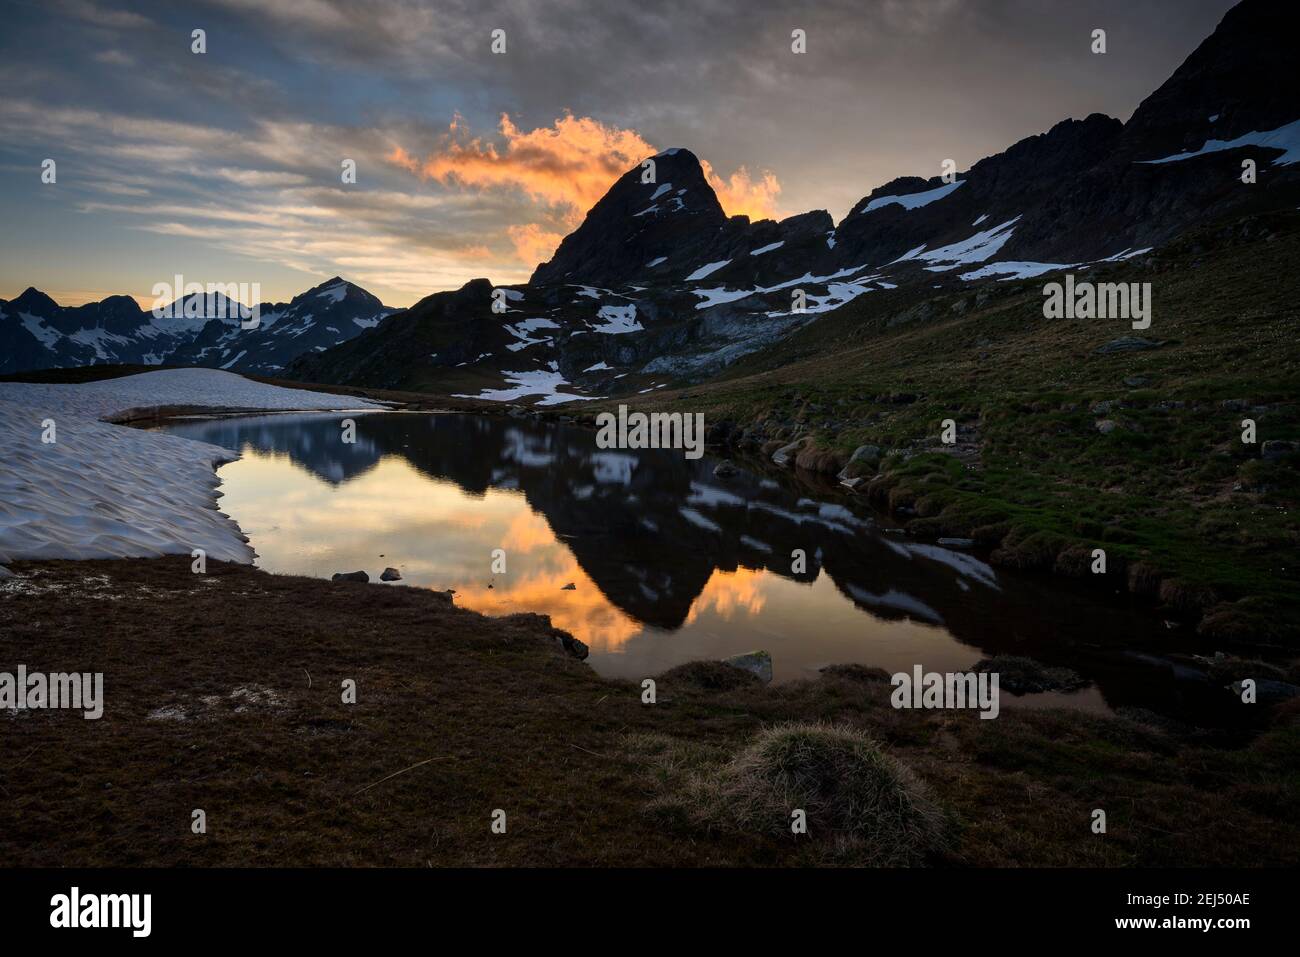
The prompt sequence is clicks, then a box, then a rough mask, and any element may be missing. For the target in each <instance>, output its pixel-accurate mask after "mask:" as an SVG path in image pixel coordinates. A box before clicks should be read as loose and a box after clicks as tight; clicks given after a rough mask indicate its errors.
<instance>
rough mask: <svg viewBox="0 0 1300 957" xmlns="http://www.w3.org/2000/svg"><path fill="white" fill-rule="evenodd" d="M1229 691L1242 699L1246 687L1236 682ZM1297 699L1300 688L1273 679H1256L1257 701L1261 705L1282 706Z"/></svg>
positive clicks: (1299, 695)
mask: <svg viewBox="0 0 1300 957" xmlns="http://www.w3.org/2000/svg"><path fill="white" fill-rule="evenodd" d="M1228 690H1229V691H1231V692H1232V693H1233V694H1234V695H1235V696H1236V697H1238V698H1240V697H1241V693H1242V691H1243V690H1245V686H1244V685H1243V684H1242V683H1241V682H1240V681H1234V682H1233V683H1232V684H1230V685H1229V686H1228ZM1295 697H1300V686H1296V685H1293V684H1290V683H1289V682H1286V681H1274V680H1273V679H1272V678H1256V679H1255V700H1256V701H1258V702H1259V703H1260V704H1263V705H1275V704H1281V703H1283V702H1284V701H1290V700H1291V699H1292V698H1295Z"/></svg>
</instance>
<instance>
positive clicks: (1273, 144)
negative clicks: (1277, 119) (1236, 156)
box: [1140, 120, 1300, 166]
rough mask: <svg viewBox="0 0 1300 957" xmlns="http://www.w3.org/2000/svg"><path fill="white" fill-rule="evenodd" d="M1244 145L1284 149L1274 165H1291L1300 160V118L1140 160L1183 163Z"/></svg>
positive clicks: (1274, 161)
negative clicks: (1274, 127)
mask: <svg viewBox="0 0 1300 957" xmlns="http://www.w3.org/2000/svg"><path fill="white" fill-rule="evenodd" d="M1243 146H1261V147H1266V148H1267V149H1273V150H1282V155H1281V156H1279V157H1278V158H1277V159H1275V160H1273V165H1274V166H1290V165H1291V164H1292V163H1296V162H1300V120H1295V121H1294V122H1291V123H1288V124H1286V125H1285V126H1279V127H1278V128H1277V129H1275V130H1268V131H1266V132H1255V133H1246V134H1244V135H1242V136H1238V137H1237V138H1236V139H1234V140H1206V141H1205V144H1204V145H1203V146H1201V148H1200V149H1196V150H1192V151H1191V152H1187V153H1175V154H1173V155H1172V156H1165V157H1162V158H1161V159H1153V160H1141V161H1140V162H1142V163H1144V164H1147V165H1159V164H1161V163H1181V162H1182V161H1183V160H1188V159H1191V158H1192V157H1193V156H1204V155H1205V154H1207V153H1221V152H1223V151H1224V150H1235V149H1240V148H1241V147H1243Z"/></svg>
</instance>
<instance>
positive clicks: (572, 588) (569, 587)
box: [560, 582, 578, 591]
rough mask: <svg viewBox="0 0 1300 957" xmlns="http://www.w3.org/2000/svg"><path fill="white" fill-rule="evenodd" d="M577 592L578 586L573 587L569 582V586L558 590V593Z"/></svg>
mask: <svg viewBox="0 0 1300 957" xmlns="http://www.w3.org/2000/svg"><path fill="white" fill-rule="evenodd" d="M577 590H578V586H577V585H575V584H574V583H573V582H569V584H567V585H565V586H564V587H563V588H561V589H560V591H577Z"/></svg>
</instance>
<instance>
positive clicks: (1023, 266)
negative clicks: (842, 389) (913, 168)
mask: <svg viewBox="0 0 1300 957" xmlns="http://www.w3.org/2000/svg"><path fill="white" fill-rule="evenodd" d="M1298 28H1300V7H1298V6H1297V5H1294V4H1277V3H1272V2H1270V0H1245V2H1243V3H1241V4H1239V5H1238V6H1237V7H1235V8H1233V9H1232V10H1231V11H1230V12H1229V13H1228V14H1227V15H1226V16H1225V17H1224V19H1223V21H1222V23H1221V24H1220V25H1219V27H1218V28H1217V29H1216V30H1215V32H1214V33H1213V35H1211V36H1210V37H1209V38H1207V39H1206V40H1205V41H1204V42H1203V43H1202V44H1201V45H1200V46H1199V47H1197V49H1196V50H1195V51H1194V52H1193V53H1192V54H1191V55H1190V56H1189V57H1188V58H1187V60H1186V61H1185V62H1184V63H1183V64H1182V65H1181V66H1180V67H1179V68H1178V69H1177V70H1176V71H1175V72H1174V74H1173V75H1172V76H1171V77H1170V78H1169V79H1168V80H1167V81H1166V82H1165V83H1164V84H1162V85H1161V87H1160V88H1159V89H1158V90H1156V91H1155V92H1154V93H1153V94H1152V95H1151V96H1150V97H1148V98H1147V99H1146V100H1145V101H1143V103H1142V104H1141V105H1140V106H1139V107H1138V109H1137V110H1136V112H1135V113H1134V114H1133V116H1132V118H1131V119H1130V120H1129V122H1127V123H1123V122H1121V121H1120V120H1118V119H1114V118H1111V117H1107V116H1102V115H1100V114H1094V115H1091V116H1088V117H1085V118H1083V119H1067V120H1063V121H1061V122H1060V123H1058V124H1056V125H1055V126H1054V127H1052V129H1050V130H1048V131H1047V132H1046V133H1043V134H1040V135H1038V136H1031V137H1028V138H1026V139H1023V140H1021V141H1020V142H1018V143H1015V144H1014V145H1012V146H1010V147H1009V148H1008V149H1006V150H1005V151H1003V152H1001V153H998V154H996V155H994V156H990V157H987V158H986V159H983V160H980V161H979V162H978V163H976V164H974V165H973V166H972V167H971V168H970V169H968V170H966V171H964V172H957V173H956V174H955V175H952V176H949V177H948V178H947V179H946V180H945V179H944V178H943V177H940V176H932V177H929V178H923V177H916V176H910V177H903V178H900V179H896V180H894V181H893V182H890V183H887V184H885V185H883V186H880V187H878V188H876V189H874V190H872V192H871V193H869V194H868V195H867V196H865V197H863V199H862V200H860V201H859V202H858V203H857V204H855V205H854V207H853V208H852V209H851V210H850V211H849V213H848V214H847V215H846V216H845V217H844V219H843V220H841V221H840V222H839V223H838V224H834V223H832V221H831V218H830V216H829V215H828V214H827V213H825V212H824V211H822V210H817V211H813V212H810V213H805V214H802V215H800V216H793V217H790V218H788V219H786V220H783V221H781V222H774V221H772V220H763V221H760V222H750V221H749V220H748V218H746V217H743V216H735V217H730V218H728V217H727V216H726V214H725V213H724V212H723V210H722V207H721V206H720V204H719V203H718V200H717V196H716V195H715V194H714V191H713V190H712V188H711V187H710V186H709V184H708V182H707V180H706V178H705V175H704V172H703V170H702V169H701V166H700V162H699V160H698V159H697V158H696V157H695V155H694V154H693V153H691V152H690V151H689V150H686V149H672V150H666V151H664V152H662V153H660V154H657V155H656V156H654V157H651V158H649V159H650V161H653V176H650V171H649V170H648V169H647V167H646V166H645V165H638V166H636V167H634V168H633V169H630V170H628V171H627V172H626V173H625V174H624V175H623V176H622V177H620V178H619V180H618V181H617V182H616V183H614V185H613V186H611V187H610V189H609V191H608V192H607V193H606V194H605V196H604V197H603V198H602V199H601V200H600V201H599V202H598V203H596V205H595V206H593V207H592V209H591V210H590V211H589V212H588V214H587V216H586V219H585V220H584V221H583V223H582V224H581V225H580V226H579V227H578V228H577V229H576V230H575V231H574V232H573V233H572V234H571V235H569V236H568V237H566V238H565V239H564V241H563V242H562V243H561V244H560V246H559V248H558V249H557V250H556V251H555V254H554V256H553V257H552V258H551V259H550V261H549V262H546V263H543V264H541V265H540V266H538V267H537V269H536V271H535V272H534V274H533V277H532V280H531V282H530V283H529V284H527V285H526V286H521V287H516V288H514V289H511V290H509V291H508V292H507V293H506V294H507V295H508V303H507V305H508V309H507V311H505V312H494V311H493V309H492V295H493V287H492V286H491V284H490V282H489V281H488V280H485V279H478V280H474V281H473V282H472V283H469V284H467V285H466V286H465V287H464V288H462V289H460V290H458V291H456V292H446V293H437V294H435V295H433V296H430V297H428V298H426V299H424V300H422V301H421V302H419V303H417V304H416V305H415V306H412V307H411V308H410V309H408V310H406V311H405V312H401V313H398V314H396V315H394V316H391V317H389V319H387V320H386V321H385V322H383V323H382V324H380V325H379V326H378V327H377V328H375V329H373V330H369V331H367V332H366V333H364V334H362V335H360V336H358V337H356V338H355V339H352V340H351V341H349V342H346V343H344V344H343V345H341V346H337V347H335V348H332V349H329V350H326V351H325V352H322V353H320V354H318V355H311V354H308V355H304V356H302V357H300V358H299V359H298V360H297V361H296V362H295V363H294V364H293V365H292V366H291V367H290V371H289V374H290V375H292V376H295V377H298V378H301V379H304V380H308V381H316V382H337V383H348V384H356V385H371V386H401V387H405V388H411V389H427V390H430V391H438V392H444V393H450V394H462V395H471V396H481V397H484V398H489V399H497V400H506V401H514V400H535V401H544V402H556V401H561V400H564V398H565V396H566V395H567V396H568V397H569V398H568V401H572V400H573V399H574V398H575V397H577V398H581V397H596V396H600V397H605V396H611V395H619V394H631V393H635V392H638V391H644V390H646V389H653V388H656V387H658V386H661V385H665V384H666V383H667V382H668V381H669V380H683V379H684V380H687V381H697V380H700V379H703V378H706V377H708V376H711V375H713V374H715V373H717V372H718V371H719V370H721V369H722V368H724V367H725V366H727V365H728V364H730V363H731V362H733V361H735V359H737V358H739V357H740V356H743V355H745V354H747V353H750V352H754V351H757V350H759V349H762V348H764V347H765V346H767V345H770V344H772V343H774V342H776V341H778V340H780V339H781V338H782V337H784V336H786V335H788V334H789V333H790V332H792V331H793V330H795V329H797V328H799V327H800V326H802V325H805V324H806V323H808V322H812V321H815V320H816V318H817V317H818V316H820V315H822V314H824V313H826V312H828V311H831V310H834V309H837V308H840V307H842V306H844V305H846V304H847V303H849V302H851V301H853V300H854V299H856V298H858V297H859V296H863V295H868V294H870V295H890V294H894V293H893V291H894V290H897V289H900V287H901V288H902V289H904V290H906V289H929V288H930V287H932V286H936V285H937V286H940V287H951V286H963V285H969V284H973V283H980V282H996V281H1005V280H1008V279H1013V280H1014V279H1019V278H1031V277H1036V276H1040V275H1044V274H1046V273H1048V272H1051V271H1053V270H1059V269H1063V268H1073V267H1090V268H1091V267H1097V268H1103V269H1104V266H1105V264H1106V263H1107V262H1109V261H1114V260H1118V259H1125V258H1132V257H1134V256H1141V255H1144V254H1145V253H1146V252H1148V251H1149V250H1150V249H1151V248H1153V247H1158V246H1161V245H1163V244H1165V243H1168V242H1169V241H1171V240H1172V239H1174V238H1176V237H1178V236H1180V235H1183V234H1185V233H1187V232H1188V231H1190V230H1192V229H1197V228H1200V227H1203V226H1205V225H1207V224H1213V223H1216V222H1219V221H1223V220H1226V219H1230V218H1233V217H1240V216H1242V215H1246V214H1250V213H1254V212H1260V211H1271V210H1279V209H1289V208H1294V207H1295V206H1297V205H1300V162H1297V160H1300V79H1298V78H1300V71H1296V70H1295V69H1294V66H1293V64H1292V59H1293V53H1292V49H1293V47H1294V40H1295V38H1296V36H1297V35H1300V29H1298ZM1188 154H1193V155H1188ZM1247 159H1250V160H1253V161H1254V162H1255V164H1256V166H1257V174H1258V179H1257V182H1254V183H1245V182H1243V180H1242V175H1241V174H1242V162H1243V161H1244V160H1247ZM648 179H651V180H652V181H647V180H648ZM897 294H898V295H903V293H897Z"/></svg>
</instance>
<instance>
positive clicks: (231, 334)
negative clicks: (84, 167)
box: [0, 276, 396, 376]
mask: <svg viewBox="0 0 1300 957" xmlns="http://www.w3.org/2000/svg"><path fill="white" fill-rule="evenodd" d="M202 298H203V297H196V296H191V297H187V298H186V299H184V300H182V302H181V304H180V307H179V308H178V309H177V316H176V317H174V318H173V317H164V318H158V317H155V316H154V315H153V314H152V312H151V311H148V310H144V309H141V308H140V307H139V305H138V304H137V303H136V301H135V300H134V299H132V298H131V297H129V296H110V297H109V298H107V299H104V300H102V301H100V302H92V303H87V304H86V305H84V306H60V305H59V304H58V303H56V302H55V301H54V300H53V299H51V298H50V297H49V296H47V295H45V293H43V292H40V291H39V290H36V289H28V290H27V291H26V292H24V293H23V294H22V295H21V296H19V297H18V298H16V299H13V300H9V301H6V300H3V299H0V373H10V372H19V371H25V370H29V369H46V368H61V367H67V366H81V365H96V364H101V363H127V364H142V365H197V366H210V367H214V368H220V369H230V370H232V371H234V372H253V373H257V374H261V375H272V376H273V375H277V374H279V373H280V372H282V371H283V370H284V368H285V367H286V366H287V365H288V364H289V363H290V362H291V361H292V360H293V359H295V358H296V357H298V356H300V355H302V354H303V353H307V352H318V351H324V350H325V349H328V348H330V347H331V346H336V345H338V344H339V343H341V342H345V341H347V340H348V339H351V338H353V337H354V336H356V335H358V334H359V333H360V332H361V331H362V330H363V329H369V328H372V327H373V326H375V325H377V324H378V323H379V321H380V320H381V319H383V318H384V317H385V316H388V315H390V314H392V313H393V312H396V310H395V309H391V308H389V307H388V306H385V305H384V304H383V303H381V302H380V301H379V300H378V299H376V298H375V297H374V296H372V295H371V294H370V293H368V292H366V291H365V290H364V289H362V288H361V287H360V286H356V285H354V284H352V283H350V282H347V281H345V280H343V279H340V278H338V277H337V276H335V277H334V278H333V279H330V280H328V281H326V282H324V283H321V284H320V285H319V286H316V287H314V288H312V289H308V290H307V291H306V292H304V293H302V294H301V295H299V296H295V297H294V299H293V300H292V301H290V302H287V303H285V302H277V303H262V304H261V305H260V315H259V323H258V326H257V328H255V329H242V328H240V324H239V320H238V319H236V318H223V319H216V318H202V316H203V315H211V314H213V313H218V314H221V315H233V312H232V311H229V310H227V309H225V298H224V297H223V296H220V295H218V296H216V297H214V299H213V302H212V303H211V304H206V303H202V301H201V300H202ZM196 299H197V300H199V304H200V305H211V306H212V307H213V308H212V309H210V310H207V311H205V310H204V309H194V310H192V312H193V314H194V315H197V316H199V318H186V317H185V313H186V310H185V306H186V305H187V304H190V303H191V302H192V301H194V300H196Z"/></svg>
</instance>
